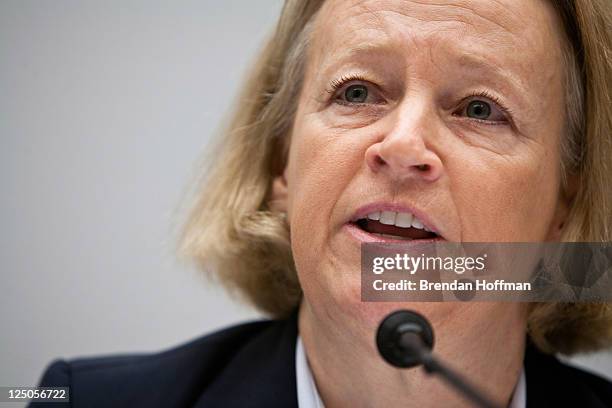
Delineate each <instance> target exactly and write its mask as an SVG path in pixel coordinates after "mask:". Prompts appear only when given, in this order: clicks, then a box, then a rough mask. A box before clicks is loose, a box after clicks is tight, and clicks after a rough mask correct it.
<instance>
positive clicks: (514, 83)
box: [455, 53, 529, 100]
mask: <svg viewBox="0 0 612 408" xmlns="http://www.w3.org/2000/svg"><path fill="white" fill-rule="evenodd" d="M455 61H456V62H457V66H458V67H460V68H461V69H462V70H468V71H470V72H471V73H474V74H479V76H482V77H483V78H492V79H493V80H495V82H496V84H498V86H501V87H502V88H503V91H504V93H508V92H509V93H512V94H513V96H516V97H517V98H520V99H521V100H523V99H524V96H525V95H528V94H529V89H528V88H527V86H526V84H525V82H524V81H521V80H520V78H519V77H518V76H517V75H515V74H514V73H513V72H512V70H511V69H504V68H503V67H502V66H501V65H500V64H496V63H492V62H491V61H490V59H489V58H485V57H481V56H478V55H476V54H473V53H471V54H466V53H464V54H461V55H459V56H457V58H456V59H455Z"/></svg>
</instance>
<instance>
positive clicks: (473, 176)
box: [449, 152, 559, 242]
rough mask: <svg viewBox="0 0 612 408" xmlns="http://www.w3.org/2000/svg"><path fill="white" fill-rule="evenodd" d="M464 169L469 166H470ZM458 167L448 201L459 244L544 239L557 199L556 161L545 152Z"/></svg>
mask: <svg viewBox="0 0 612 408" xmlns="http://www.w3.org/2000/svg"><path fill="white" fill-rule="evenodd" d="M467 163H470V162H469V161H468V162H467ZM473 163H477V164H475V165H474V164H467V165H466V164H465V162H464V163H463V164H462V165H458V164H456V165H455V166H454V168H453V169H452V170H449V171H454V172H455V174H457V175H460V176H458V177H455V178H453V177H452V176H451V179H452V181H451V182H452V185H453V187H452V189H453V192H452V196H453V197H454V198H455V202H456V205H457V208H458V212H459V215H460V223H461V231H462V240H463V241H485V242H510V241H513V242H525V241H540V240H543V239H544V238H545V237H546V233H547V231H548V229H549V226H550V223H551V221H552V218H553V215H554V211H555V207H556V202H557V195H558V185H559V182H558V180H559V174H558V171H557V168H556V167H555V163H556V159H554V158H552V157H548V155H546V154H545V153H543V152H539V153H538V152H529V153H526V154H522V155H516V156H515V157H512V158H507V159H500V158H499V157H497V158H495V159H491V160H489V161H486V160H482V157H481V160H480V161H478V162H473Z"/></svg>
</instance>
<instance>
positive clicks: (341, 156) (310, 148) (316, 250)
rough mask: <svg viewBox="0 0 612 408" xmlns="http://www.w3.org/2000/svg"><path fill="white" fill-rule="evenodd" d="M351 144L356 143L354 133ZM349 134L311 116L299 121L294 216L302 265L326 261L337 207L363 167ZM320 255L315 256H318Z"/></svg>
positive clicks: (292, 163) (293, 163) (292, 178)
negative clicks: (326, 125)
mask: <svg viewBox="0 0 612 408" xmlns="http://www.w3.org/2000/svg"><path fill="white" fill-rule="evenodd" d="M350 136H351V140H355V139H354V138H353V137H352V136H354V135H350ZM362 150H363V148H362V147H361V146H359V145H358V144H356V143H349V140H348V135H346V134H344V135H340V134H338V133H336V132H334V131H330V130H329V129H328V128H325V127H324V126H323V125H322V124H321V123H320V122H318V121H317V120H314V119H313V120H311V118H310V117H309V116H308V115H306V116H305V117H301V118H298V119H297V120H296V123H295V127H294V132H293V138H292V141H291V148H290V154H289V172H288V184H289V208H288V211H289V216H290V222H291V238H292V240H291V241H292V245H293V247H294V257H295V258H296V262H300V259H299V258H309V259H310V260H309V261H308V262H312V261H313V260H312V259H321V258H322V256H321V255H324V251H325V250H326V243H327V240H328V238H329V237H330V235H331V234H332V232H333V231H332V228H333V227H334V223H333V220H334V217H333V214H334V208H335V206H336V203H337V202H338V200H339V198H340V197H341V196H342V194H343V192H344V191H345V190H346V188H347V185H348V184H349V183H350V181H351V180H352V179H353V178H354V177H355V174H356V173H357V172H358V171H359V169H360V167H361V166H362V163H363V151H362ZM315 254H316V255H317V256H314V255H315Z"/></svg>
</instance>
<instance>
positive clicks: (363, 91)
mask: <svg viewBox="0 0 612 408" xmlns="http://www.w3.org/2000/svg"><path fill="white" fill-rule="evenodd" d="M367 99H368V88H367V87H366V86H365V85H350V86H348V87H347V88H346V90H345V91H344V100H345V101H347V102H350V103H365V101H366V100H367Z"/></svg>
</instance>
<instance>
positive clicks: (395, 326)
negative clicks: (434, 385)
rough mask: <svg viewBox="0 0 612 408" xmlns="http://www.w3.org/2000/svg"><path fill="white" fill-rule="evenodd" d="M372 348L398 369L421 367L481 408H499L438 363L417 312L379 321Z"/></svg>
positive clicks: (429, 334) (398, 313)
mask: <svg viewBox="0 0 612 408" xmlns="http://www.w3.org/2000/svg"><path fill="white" fill-rule="evenodd" d="M376 346H377V347H378V352H379V353H380V355H381V356H382V357H383V358H384V359H385V361H386V362H387V363H389V364H391V365H392V366H395V367H398V368H411V367H416V366H419V365H422V366H423V368H424V369H425V371H426V372H427V373H428V374H437V375H439V376H440V377H441V378H442V379H443V380H445V381H446V383H447V384H449V385H450V386H452V387H453V388H454V389H455V390H456V391H458V392H459V393H460V394H462V395H463V396H465V397H466V398H468V399H469V400H470V401H472V402H473V403H474V404H475V405H476V406H478V407H481V408H500V407H499V406H498V405H497V404H495V403H494V402H492V401H491V400H490V399H489V398H488V397H486V396H485V395H483V394H482V393H481V392H480V391H478V390H477V389H476V388H474V386H472V385H470V384H468V383H467V382H466V381H465V380H464V379H463V377H462V376H461V375H460V374H459V373H457V372H455V371H453V370H451V369H450V368H449V367H447V366H446V365H445V364H442V363H441V362H440V361H439V360H438V359H437V358H435V357H434V356H433V355H432V353H431V351H432V350H433V346H434V333H433V328H432V327H431V324H430V323H429V322H428V321H427V319H425V317H423V316H422V315H420V314H419V313H417V312H413V311H410V310H398V311H396V312H393V313H391V314H390V315H388V316H387V317H385V318H384V319H383V321H382V322H381V323H380V325H379V326H378V331H377V333H376Z"/></svg>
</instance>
